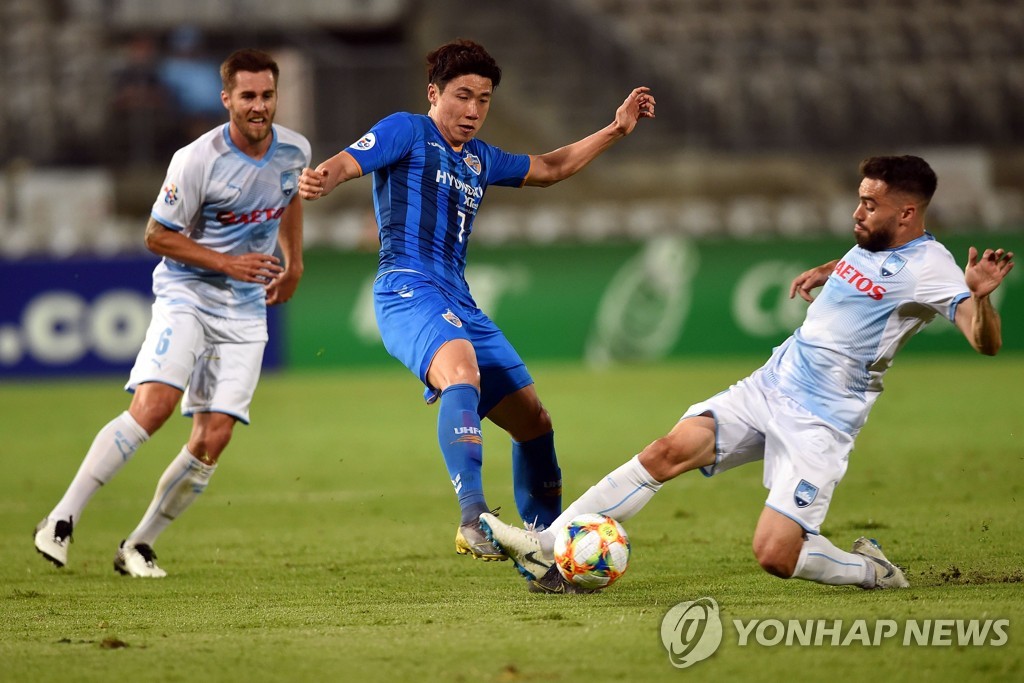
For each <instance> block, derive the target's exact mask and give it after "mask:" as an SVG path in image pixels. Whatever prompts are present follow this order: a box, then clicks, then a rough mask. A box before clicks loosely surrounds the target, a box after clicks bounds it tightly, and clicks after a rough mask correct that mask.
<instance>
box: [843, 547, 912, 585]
mask: <svg viewBox="0 0 1024 683" xmlns="http://www.w3.org/2000/svg"><path fill="white" fill-rule="evenodd" d="M852 552H853V553H854V554H856V555H860V556H862V557H866V558H867V559H869V560H871V562H872V563H873V564H874V566H875V585H874V586H873V587H874V588H910V582H909V581H907V577H905V576H904V575H903V570H902V569H900V568H899V567H897V566H896V565H894V564H893V563H892V562H890V561H889V559H888V558H887V557H886V556H885V555H884V554H883V553H882V546H880V545H878V541H876V540H875V539H873V538H865V537H864V536H861V537H860V538H858V539H857V540H856V541H854V542H853V550H852Z"/></svg>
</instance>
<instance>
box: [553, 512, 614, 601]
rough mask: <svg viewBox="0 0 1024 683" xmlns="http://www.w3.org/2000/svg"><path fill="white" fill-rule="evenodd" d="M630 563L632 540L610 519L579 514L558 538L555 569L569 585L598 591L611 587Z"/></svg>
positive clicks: (595, 515)
mask: <svg viewBox="0 0 1024 683" xmlns="http://www.w3.org/2000/svg"><path fill="white" fill-rule="evenodd" d="M628 564H629V537H627V536H626V530H625V529H623V528H622V525H621V524H619V523H618V522H617V521H615V520H614V519H612V518H611V517H606V516H605V515H598V514H593V513H591V514H586V515H580V516H579V517H577V518H575V519H574V520H572V521H571V522H569V524H568V526H566V527H564V528H562V529H561V530H560V531H559V532H558V535H557V536H556V537H555V566H556V567H558V572H559V573H560V574H561V575H562V576H563V577H565V579H566V580H567V581H569V582H570V583H573V584H576V585H577V586H580V587H581V588H588V589H595V588H604V587H606V586H610V585H612V584H613V583H614V582H615V581H616V579H618V578H619V577H620V576H622V575H623V574H624V573H625V571H626V565H628Z"/></svg>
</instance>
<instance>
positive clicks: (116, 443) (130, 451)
mask: <svg viewBox="0 0 1024 683" xmlns="http://www.w3.org/2000/svg"><path fill="white" fill-rule="evenodd" d="M148 439H149V434H147V433H146V430H145V429H143V428H142V427H140V426H139V424H138V423H137V422H136V421H135V420H134V419H133V418H132V416H131V415H130V414H129V413H128V411H127V410H126V411H125V412H123V413H121V414H120V415H118V416H117V417H115V418H114V419H113V420H111V421H110V422H108V423H107V425H106V426H105V427H103V429H101V430H100V431H99V433H98V434H96V438H95V439H93V441H92V445H91V446H90V447H89V451H88V452H87V453H86V454H85V458H84V459H83V460H82V464H81V465H80V466H79V467H78V473H77V474H75V478H74V479H72V480H71V485H70V486H68V490H67V491H65V492H64V497H63V498H61V499H60V502H59V503H57V507H55V508H53V511H52V512H50V515H49V517H50V519H73V520H74V522H75V523H76V524H77V523H78V520H79V519H81V517H82V510H83V509H85V506H86V504H87V503H88V502H89V499H90V498H92V496H93V494H94V493H96V491H98V490H99V488H100V487H101V486H103V485H104V484H106V483H107V482H108V481H110V480H111V479H113V478H114V475H115V474H117V473H118V472H119V471H120V469H121V468H122V467H124V465H125V463H126V462H128V461H129V460H130V459H131V457H132V455H134V454H135V451H136V450H137V449H138V447H139V446H141V445H142V444H143V443H145V442H146V441H147V440H148Z"/></svg>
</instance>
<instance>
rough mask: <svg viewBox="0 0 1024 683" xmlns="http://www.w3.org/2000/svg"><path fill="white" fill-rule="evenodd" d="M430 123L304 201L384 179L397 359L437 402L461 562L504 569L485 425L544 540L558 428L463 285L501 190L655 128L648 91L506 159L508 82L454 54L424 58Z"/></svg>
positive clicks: (336, 171) (334, 167) (364, 142)
mask: <svg viewBox="0 0 1024 683" xmlns="http://www.w3.org/2000/svg"><path fill="white" fill-rule="evenodd" d="M427 67H428V78H427V81H428V82H427V100H428V102H429V104H430V108H429V110H428V112H427V114H426V115H422V114H410V113H397V114H393V115H391V116H388V117H387V118H385V119H383V120H382V121H380V122H379V123H377V124H376V125H375V126H373V127H372V128H371V129H370V131H369V132H368V133H366V135H364V136H363V137H361V138H360V139H359V140H357V141H356V142H354V143H353V144H352V145H350V146H349V147H348V148H346V149H345V150H343V151H342V152H340V153H338V154H337V155H336V156H334V157H332V158H330V159H328V160H327V161H325V162H324V163H322V164H320V165H319V166H318V167H317V168H316V169H315V170H313V169H305V170H303V172H302V176H301V178H300V180H299V191H300V193H301V195H302V197H304V198H305V199H310V200H315V199H319V198H320V197H322V196H324V195H326V194H328V193H329V192H330V191H331V190H333V189H334V188H335V187H337V186H338V185H339V184H340V183H343V182H345V181H348V180H351V179H353V178H358V177H360V176H362V175H364V174H368V173H372V174H373V199H374V209H375V211H376V218H377V225H378V228H379V236H380V244H381V247H380V266H379V270H378V276H377V280H376V283H375V286H374V304H375V309H376V314H377V323H378V327H379V329H380V332H381V336H382V338H383V340H384V345H385V347H386V348H387V350H388V352H389V353H390V354H391V355H393V356H394V357H395V358H397V359H398V360H400V361H401V362H402V363H403V364H404V365H405V366H406V367H407V368H409V370H411V371H412V372H413V373H414V374H415V375H416V376H417V377H418V378H419V379H420V380H421V381H422V382H423V383H424V384H425V385H426V399H427V402H428V403H432V402H434V401H435V400H438V401H439V404H440V405H439V409H438V421H437V435H438V442H439V444H440V446H441V452H442V454H443V456H444V461H445V465H446V466H447V469H448V474H449V477H450V479H451V482H452V485H453V486H454V487H455V492H456V494H457V496H458V499H459V505H460V507H461V509H462V517H461V520H460V523H459V526H458V529H457V531H456V536H455V549H456V551H457V552H458V553H460V554H464V555H471V556H473V557H476V558H479V559H484V560H504V559H506V558H505V555H504V554H503V553H502V552H500V551H498V550H496V549H495V547H494V545H493V544H492V543H490V542H489V541H488V540H487V538H486V537H485V536H484V534H483V533H482V531H481V530H480V526H479V516H480V513H482V512H486V511H487V510H488V506H487V503H486V500H485V497H484V490H483V482H482V478H481V466H482V462H483V440H482V434H481V431H480V421H481V419H482V418H484V417H486V418H488V419H489V420H491V421H492V422H493V423H494V424H496V425H498V426H499V427H501V428H502V429H504V430H505V431H506V432H508V433H509V435H510V436H511V437H512V466H513V477H514V489H515V491H514V493H515V501H516V506H517V507H518V509H519V514H520V516H521V517H522V519H523V521H524V522H525V523H527V524H528V525H530V526H531V527H532V528H539V529H542V528H544V527H546V526H547V525H548V524H550V523H551V522H552V520H554V519H555V517H557V516H558V514H559V512H560V511H561V486H562V482H561V471H560V469H559V467H558V462H557V459H556V457H555V446H554V433H553V429H552V424H551V417H550V415H549V414H548V412H547V410H545V408H544V406H543V405H541V402H540V400H539V398H538V397H537V391H536V389H535V388H534V383H533V379H532V378H531V376H530V373H529V372H528V371H527V369H526V366H525V364H524V363H523V361H522V359H521V358H520V357H519V355H518V354H517V353H516V351H515V349H514V348H513V347H512V345H511V344H510V343H509V341H508V340H507V339H506V338H505V335H504V334H503V333H502V331H501V330H500V329H498V327H497V326H496V325H495V324H494V323H493V322H492V321H491V320H490V319H489V318H488V317H487V316H486V315H485V314H484V313H483V312H482V311H480V309H479V308H478V307H477V305H476V303H475V302H474V300H473V297H472V295H471V294H470V292H469V287H468V285H467V284H466V280H465V275H464V272H465V267H466V250H467V247H468V245H469V237H470V234H471V233H472V231H473V222H474V219H475V218H476V215H477V212H478V211H479V209H480V205H481V203H482V201H483V197H484V192H485V191H486V189H487V187H488V186H490V185H503V186H508V187H521V186H523V185H536V186H541V187H546V186H548V185H552V184H554V183H557V182H558V181H560V180H564V179H565V178H568V177H569V176H571V175H573V174H574V173H576V172H578V171H579V170H580V169H582V168H583V167H584V166H586V165H587V164H588V163H590V162H591V161H592V160H593V159H594V158H595V157H597V156H598V155H599V154H601V153H602V152H603V151H605V150H606V149H608V148H609V147H610V146H611V145H612V144H614V143H615V142H616V141H618V140H619V139H620V138H623V137H625V136H626V135H629V134H630V133H631V132H632V131H633V129H634V127H635V126H636V125H637V122H638V121H639V120H640V119H643V118H654V105H655V101H654V98H653V97H652V96H651V94H650V93H649V90H648V88H645V87H640V88H636V89H635V90H633V91H632V92H631V93H630V94H629V96H628V97H626V99H625V101H624V102H623V103H622V105H621V106H620V107H619V108H618V109H617V110H616V112H615V119H614V121H613V122H612V123H610V124H609V125H608V126H606V127H605V128H602V129H601V130H599V131H597V132H595V133H593V134H591V135H589V136H588V137H585V138H583V139H582V140H579V141H577V142H574V143H572V144H570V145H567V146H565V147H561V148H559V149H557V150H554V151H552V152H548V153H547V154H541V155H536V156H534V155H525V154H509V153H507V152H504V151H502V150H501V149H498V148H497V147H493V146H491V145H489V144H487V143H485V142H483V141H481V140H478V139H477V138H476V135H477V133H478V132H479V131H480V128H481V127H482V126H483V124H484V121H485V120H486V118H487V113H488V110H489V108H490V104H491V98H492V96H493V94H494V90H495V88H497V86H498V83H499V82H500V80H501V69H500V68H499V67H498V65H497V63H496V62H495V61H494V59H493V58H492V57H491V55H489V54H488V53H487V51H486V50H485V49H484V48H483V46H481V45H479V44H477V43H474V42H472V41H469V40H456V41H453V42H451V43H447V44H445V45H442V46H441V47H439V48H437V49H436V50H434V51H433V52H431V53H430V54H429V55H427Z"/></svg>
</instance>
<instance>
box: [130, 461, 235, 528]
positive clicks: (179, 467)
mask: <svg viewBox="0 0 1024 683" xmlns="http://www.w3.org/2000/svg"><path fill="white" fill-rule="evenodd" d="M216 469H217V466H216V465H207V464H206V463H204V462H200V461H199V459H198V458H196V457H195V456H194V455H192V454H191V453H190V452H189V450H188V446H184V447H182V449H181V452H180V453H178V455H177V457H176V458H174V460H172V461H171V464H170V465H168V467H167V469H166V470H164V473H163V475H162V476H161V477H160V481H159V483H158V484H157V486H156V493H154V494H153V501H152V502H151V503H150V504H149V509H147V510H146V514H145V515H143V517H142V521H141V522H139V526H137V527H135V531H133V532H132V533H131V534H129V535H128V539H127V541H128V543H129V544H132V545H137V544H139V543H145V544H146V545H149V546H152V545H153V543H154V542H155V541H156V538H157V536H159V535H160V533H161V532H163V530H164V529H166V528H167V526H168V525H169V524H170V523H171V522H173V521H174V520H175V519H176V518H177V517H178V515H180V514H181V513H183V512H184V511H185V510H186V509H187V508H188V506H189V505H191V504H192V503H193V502H194V501H195V499H196V498H198V497H199V494H200V493H202V492H203V491H205V490H206V485H207V484H209V483H210V477H212V476H213V471H214V470H216Z"/></svg>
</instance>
